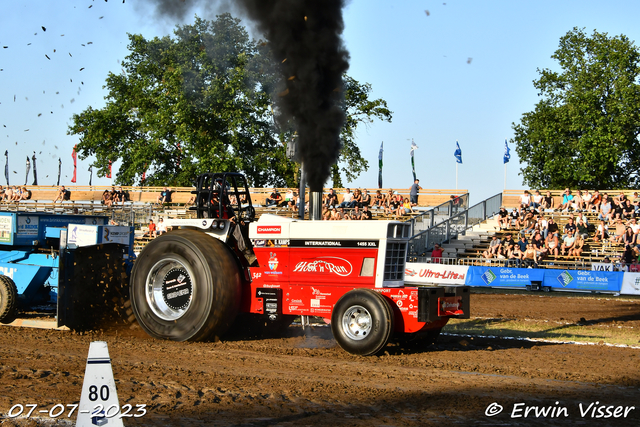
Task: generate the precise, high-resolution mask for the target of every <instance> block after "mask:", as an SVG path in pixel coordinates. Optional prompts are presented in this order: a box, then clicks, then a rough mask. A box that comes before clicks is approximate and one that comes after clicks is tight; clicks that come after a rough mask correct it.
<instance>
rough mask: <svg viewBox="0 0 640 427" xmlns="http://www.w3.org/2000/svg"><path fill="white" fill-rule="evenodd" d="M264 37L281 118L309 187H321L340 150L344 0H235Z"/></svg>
mask: <svg viewBox="0 0 640 427" xmlns="http://www.w3.org/2000/svg"><path fill="white" fill-rule="evenodd" d="M239 3H240V4H241V5H243V6H244V8H245V10H246V13H247V15H248V16H249V18H251V19H252V20H253V21H254V22H255V23H256V25H257V27H258V29H259V30H260V31H262V32H263V33H264V35H265V37H266V38H267V40H268V41H269V46H270V48H271V51H272V52H273V54H274V56H275V59H276V61H278V62H280V69H281V72H282V75H283V77H284V79H285V81H286V86H287V87H286V90H284V91H283V92H281V93H280V94H279V95H278V99H277V104H278V107H279V108H278V110H279V112H280V113H281V114H282V115H283V117H282V118H283V119H285V120H287V119H293V120H294V123H295V126H296V130H297V132H298V152H299V154H300V161H301V162H302V164H303V165H304V171H305V175H306V180H307V183H308V185H309V188H310V189H311V191H322V187H323V185H324V183H325V182H326V181H327V179H328V178H329V174H330V172H331V166H332V165H333V164H334V163H336V161H337V159H338V155H339V153H340V130H341V129H342V126H343V124H344V121H345V111H344V108H343V100H344V93H343V81H342V76H343V74H344V73H345V72H346V71H347V69H348V68H349V53H348V52H347V50H346V49H345V47H344V44H343V42H342V39H341V34H342V31H343V29H344V22H343V19H342V8H343V6H344V0H323V1H317V0H271V1H269V0H241V1H240V2H239Z"/></svg>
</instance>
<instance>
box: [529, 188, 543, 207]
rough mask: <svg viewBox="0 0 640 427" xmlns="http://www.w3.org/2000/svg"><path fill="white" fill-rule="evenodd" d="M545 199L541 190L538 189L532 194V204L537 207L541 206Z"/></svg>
mask: <svg viewBox="0 0 640 427" xmlns="http://www.w3.org/2000/svg"><path fill="white" fill-rule="evenodd" d="M543 200H544V197H542V194H540V191H539V190H536V191H535V192H534V193H533V196H531V206H533V207H534V208H536V209H538V208H541V207H542V202H543Z"/></svg>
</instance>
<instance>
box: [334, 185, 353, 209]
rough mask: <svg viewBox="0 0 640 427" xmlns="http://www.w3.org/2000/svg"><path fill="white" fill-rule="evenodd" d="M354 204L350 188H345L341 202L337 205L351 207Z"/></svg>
mask: <svg viewBox="0 0 640 427" xmlns="http://www.w3.org/2000/svg"><path fill="white" fill-rule="evenodd" d="M355 204H356V202H355V200H353V193H351V189H349V188H347V189H346V190H345V193H344V194H343V195H342V203H340V204H339V205H338V207H339V208H352V207H354V206H355Z"/></svg>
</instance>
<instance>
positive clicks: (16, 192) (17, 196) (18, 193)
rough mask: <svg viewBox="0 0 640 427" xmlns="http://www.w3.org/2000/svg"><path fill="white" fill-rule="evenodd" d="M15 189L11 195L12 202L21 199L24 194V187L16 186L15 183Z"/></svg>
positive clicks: (13, 188)
mask: <svg viewBox="0 0 640 427" xmlns="http://www.w3.org/2000/svg"><path fill="white" fill-rule="evenodd" d="M12 190H13V196H11V201H12V202H19V201H20V196H21V194H22V189H21V188H20V187H16V186H15V185H14V186H13V187H12Z"/></svg>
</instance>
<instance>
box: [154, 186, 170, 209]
mask: <svg viewBox="0 0 640 427" xmlns="http://www.w3.org/2000/svg"><path fill="white" fill-rule="evenodd" d="M171 193H172V191H171V189H170V188H167V187H163V188H162V191H161V192H160V195H159V196H158V200H157V202H158V204H160V205H162V204H165V203H171Z"/></svg>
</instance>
